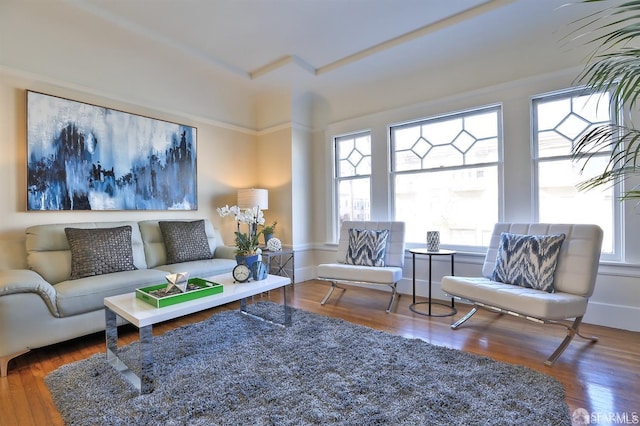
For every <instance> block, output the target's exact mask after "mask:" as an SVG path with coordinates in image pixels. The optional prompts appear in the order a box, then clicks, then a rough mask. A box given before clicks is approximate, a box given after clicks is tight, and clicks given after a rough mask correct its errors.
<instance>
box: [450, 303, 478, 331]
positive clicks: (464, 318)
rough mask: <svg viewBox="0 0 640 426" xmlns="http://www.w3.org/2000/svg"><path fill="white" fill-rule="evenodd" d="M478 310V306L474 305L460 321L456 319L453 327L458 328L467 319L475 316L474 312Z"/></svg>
mask: <svg viewBox="0 0 640 426" xmlns="http://www.w3.org/2000/svg"><path fill="white" fill-rule="evenodd" d="M476 312H478V307H477V306H474V307H473V308H472V309H471V310H470V311H469V312H467V314H466V315H465V316H463V317H462V318H460V319H459V320H458V321H456V322H455V323H453V325H452V326H451V328H453V329H454V330H455V329H457V328H458V327H460V326H461V325H462V324H463V323H464V322H465V321H466V320H468V319H469V318H471V317H472V316H473V314H475V313H476Z"/></svg>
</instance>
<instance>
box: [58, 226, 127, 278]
mask: <svg viewBox="0 0 640 426" xmlns="http://www.w3.org/2000/svg"><path fill="white" fill-rule="evenodd" d="M64 233H65V234H66V236H67V241H68V242H69V247H70V248H71V279H72V280H77V279H78V278H84V277H91V276H94V275H102V274H109V273H111V272H121V271H133V270H134V269H136V267H135V265H134V264H133V248H132V246H131V226H128V225H127V226H119V227H116V228H97V229H82V228H65V229H64Z"/></svg>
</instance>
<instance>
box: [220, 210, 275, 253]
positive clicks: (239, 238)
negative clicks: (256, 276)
mask: <svg viewBox="0 0 640 426" xmlns="http://www.w3.org/2000/svg"><path fill="white" fill-rule="evenodd" d="M216 211H217V212H218V214H219V215H220V217H226V216H233V217H234V219H235V221H236V222H237V224H238V230H237V231H236V232H235V235H236V254H239V255H244V256H248V255H253V254H255V253H256V252H257V251H258V249H259V247H260V243H259V242H258V237H259V236H260V233H261V232H262V231H260V232H258V225H264V215H263V213H262V210H260V209H259V208H257V207H254V208H247V209H244V210H242V209H241V208H239V207H238V206H231V207H229V206H228V205H225V206H224V207H218V208H217V209H216ZM241 223H244V224H246V225H248V227H249V232H248V233H244V232H240V224H241Z"/></svg>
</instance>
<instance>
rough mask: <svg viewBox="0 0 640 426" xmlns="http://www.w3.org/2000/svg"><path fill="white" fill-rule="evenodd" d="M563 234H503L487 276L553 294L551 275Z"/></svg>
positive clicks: (563, 237) (553, 271)
mask: <svg viewBox="0 0 640 426" xmlns="http://www.w3.org/2000/svg"><path fill="white" fill-rule="evenodd" d="M565 237H566V236H565V235H564V234H559V235H521V234H511V233H508V232H503V233H502V234H501V235H500V245H499V246H498V255H497V257H496V266H495V269H494V271H493V276H492V277H491V278H492V279H493V280H494V281H499V282H502V283H505V284H514V285H519V286H522V287H527V288H534V289H537V290H543V291H546V292H548V293H553V292H554V291H555V290H554V287H553V274H554V273H555V271H556V265H557V263H558V255H559V254H560V248H561V247H562V242H563V241H564V239H565Z"/></svg>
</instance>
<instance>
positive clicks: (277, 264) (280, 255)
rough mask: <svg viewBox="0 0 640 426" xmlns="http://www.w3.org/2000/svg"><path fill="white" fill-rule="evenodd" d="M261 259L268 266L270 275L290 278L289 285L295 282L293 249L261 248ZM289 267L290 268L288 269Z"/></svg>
mask: <svg viewBox="0 0 640 426" xmlns="http://www.w3.org/2000/svg"><path fill="white" fill-rule="evenodd" d="M262 261H263V262H264V263H265V264H266V265H267V268H269V273H270V274H272V275H280V276H282V277H287V278H289V279H291V285H293V284H295V282H296V281H295V274H296V266H295V252H294V251H293V249H282V250H278V251H271V250H266V249H263V250H262ZM289 268H290V269H289Z"/></svg>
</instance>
